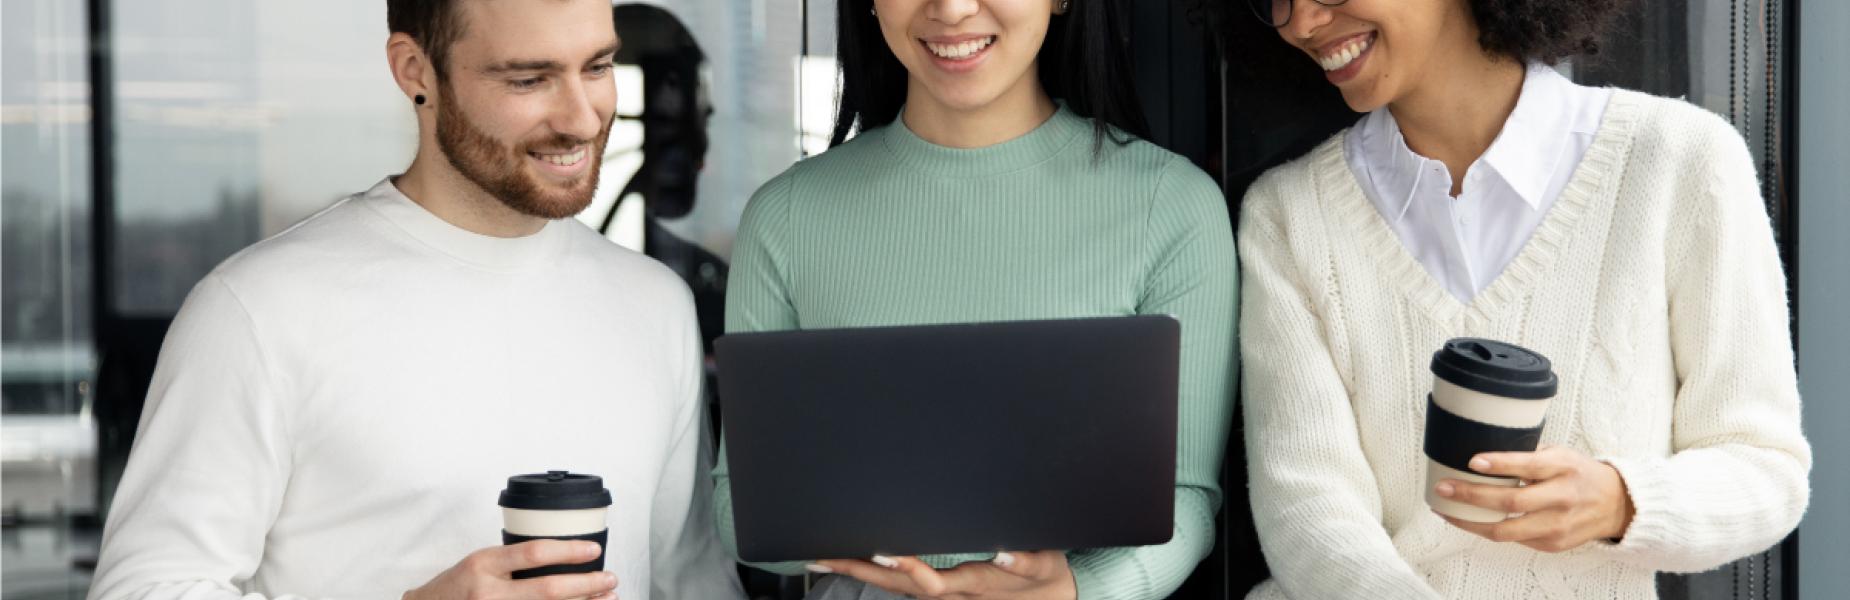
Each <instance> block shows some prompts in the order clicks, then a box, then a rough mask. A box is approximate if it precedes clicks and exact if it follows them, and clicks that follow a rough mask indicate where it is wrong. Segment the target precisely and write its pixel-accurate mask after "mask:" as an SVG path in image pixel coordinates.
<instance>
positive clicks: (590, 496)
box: [500, 471, 610, 579]
mask: <svg viewBox="0 0 1850 600" xmlns="http://www.w3.org/2000/svg"><path fill="white" fill-rule="evenodd" d="M500 504H501V517H502V521H503V526H502V529H501V541H502V543H504V544H518V543H521V542H527V541H532V540H540V539H550V540H588V541H593V542H597V547H598V553H597V558H596V559H594V560H592V561H590V562H585V563H579V564H575V565H548V566H544V567H539V568H534V569H527V570H524V571H515V572H514V578H515V579H530V578H534V577H542V576H545V575H560V574H564V573H592V572H596V571H602V570H603V569H604V544H605V543H606V542H608V541H609V537H610V526H609V525H608V523H607V521H606V520H605V513H607V512H609V510H610V490H608V489H605V488H604V479H603V478H602V477H598V476H596V475H585V474H583V473H570V472H567V471H547V472H545V473H535V474H531V475H515V476H513V477H509V478H507V489H505V490H502V491H501V502H500Z"/></svg>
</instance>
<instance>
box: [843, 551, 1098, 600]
mask: <svg viewBox="0 0 1850 600" xmlns="http://www.w3.org/2000/svg"><path fill="white" fill-rule="evenodd" d="M810 570H811V571H816V572H822V573H837V574H840V575H845V576H848V577H853V578H855V579H859V580H861V581H863V582H866V583H867V584H869V585H872V586H875V587H879V588H880V589H884V590H886V591H889V592H892V593H895V594H900V595H904V596H908V597H914V598H940V597H949V598H972V599H978V598H1029V599H1036V598H1047V599H1049V600H1052V599H1059V600H1070V599H1072V598H1077V597H1078V594H1079V592H1078V588H1077V587H1076V586H1075V584H1074V583H1073V571H1072V569H1070V568H1069V567H1068V566H1067V563H1066V553H1065V552H1062V551H1059V550H1048V551H1043V552H999V553H997V554H996V558H995V560H991V561H989V562H967V563H964V564H961V565H957V566H956V567H952V568H949V569H945V570H942V571H940V570H938V569H934V568H932V566H931V565H928V564H925V562H924V561H921V560H919V559H917V558H914V557H910V556H902V557H890V556H879V555H875V556H874V557H873V559H872V560H871V561H866V560H823V561H817V562H815V563H812V564H811V566H810Z"/></svg>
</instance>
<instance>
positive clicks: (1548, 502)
mask: <svg viewBox="0 0 1850 600" xmlns="http://www.w3.org/2000/svg"><path fill="white" fill-rule="evenodd" d="M1471 468H1472V469H1474V470H1476V471H1478V472H1480V473H1485V474H1490V475H1501V476H1505V477H1517V478H1521V479H1522V480H1523V481H1524V482H1526V483H1527V485H1524V486H1522V487H1498V486H1494V485H1478V484H1472V483H1466V482H1463V481H1458V480H1454V479H1447V480H1444V481H1440V482H1439V484H1438V485H1437V486H1436V488H1435V491H1437V492H1438V493H1439V495H1440V496H1443V497H1446V498H1451V499H1453V500H1457V501H1460V502H1464V503H1466V504H1473V505H1477V506H1482V507H1484V508H1488V509H1491V510H1497V511H1503V512H1507V513H1522V514H1521V516H1518V517H1513V518H1511V519H1509V520H1507V521H1503V522H1501V523H1473V522H1470V521H1462V520H1459V519H1454V518H1451V517H1445V520H1446V521H1448V522H1450V523H1451V524H1452V525H1455V526H1457V527H1458V528H1459V529H1463V530H1465V531H1469V532H1471V533H1475V534H1478V535H1480V536H1483V537H1484V538H1485V539H1488V540H1490V541H1493V542H1517V543H1520V544H1522V545H1524V546H1528V547H1530V548H1534V549H1536V550H1540V551H1542V552H1564V551H1567V550H1572V549H1574V548H1578V547H1580V545H1581V544H1585V543H1587V542H1589V541H1592V540H1598V539H1618V538H1621V537H1623V536H1624V535H1625V528H1626V527H1628V526H1630V525H1631V522H1632V511H1633V508H1632V498H1631V495H1630V494H1629V493H1627V492H1626V489H1625V480H1624V478H1621V477H1620V476H1619V471H1618V470H1617V469H1614V468H1613V467H1612V465H1609V464H1606V463H1603V462H1600V461H1597V460H1593V459H1592V458H1590V457H1588V456H1587V455H1585V454H1581V453H1579V452H1576V451H1574V450H1573V449H1571V448H1564V447H1560V446H1543V447H1542V448H1540V449H1538V450H1536V451H1535V452H1486V453H1484V454H1479V455H1477V456H1475V457H1473V458H1472V459H1471ZM1440 516H1444V515H1440Z"/></svg>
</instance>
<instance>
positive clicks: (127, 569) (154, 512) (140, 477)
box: [89, 274, 291, 600]
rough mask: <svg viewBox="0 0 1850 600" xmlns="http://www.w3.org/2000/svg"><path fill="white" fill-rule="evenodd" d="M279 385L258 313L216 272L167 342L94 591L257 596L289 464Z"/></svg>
mask: <svg viewBox="0 0 1850 600" xmlns="http://www.w3.org/2000/svg"><path fill="white" fill-rule="evenodd" d="M278 388H279V384H278V378H277V377H276V376H275V374H274V372H273V371H272V370H271V369H270V365H269V362H268V358H267V357H266V356H265V354H264V348H263V347H262V344H261V343H260V342H259V337H258V334H257V331H256V329H255V324H254V323H253V321H252V320H251V317H250V314H249V313H248V312H246V310H245V308H244V305H243V304H242V303H241V302H240V301H239V300H238V298H237V296H236V295H235V294H234V293H233V291H232V289H231V288H230V287H229V286H228V285H227V284H226V282H225V281H224V280H223V279H222V278H221V277H220V276H218V275H216V274H215V275H209V276H207V277H206V279H205V280H204V281H202V282H200V284H199V285H198V286H196V287H195V288H194V289H193V292H192V294H191V295H190V296H189V297H188V298H187V300H186V302H185V304H184V305H183V306H181V308H180V312H179V314H178V315H177V316H176V317H175V318H174V322H173V325H172V327H171V328H170V329H169V330H168V333H167V339H166V341H165V342H164V343H163V344H162V346H161V354H160V359H159V362H158V363H157V366H156V367H155V371H154V379H153V381H152V384H151V385H150V386H149V391H148V398H147V404H146V406H145V408H144V412H143V414H142V418H141V424H140V428H139V432H138V434H137V435H136V438H135V443H134V448H133V450H132V451H131V452H130V453H129V460H128V466H127V469H126V470H125V471H124V472H123V474H122V481H121V484H120V486H119V487H118V488H117V492H116V495H115V501H114V505H113V506H112V507H111V509H110V513H109V518H108V522H107V525H106V531H105V532H104V535H103V544H102V555H101V557H100V560H99V562H98V564H97V572H96V578H95V583H94V584H93V585H92V587H91V589H90V595H89V597H90V598H92V599H115V598H144V599H153V598H162V599H188V600H206V599H229V598H239V597H244V598H258V596H257V595H255V594H251V595H245V594H243V593H242V592H241V591H240V588H241V587H242V586H243V585H244V584H245V582H247V581H248V580H249V579H250V578H251V577H252V575H254V574H255V573H256V570H257V566H258V563H259V562H260V560H261V559H262V557H263V549H264V538H265V536H266V534H268V532H269V530H270V526H271V524H272V523H273V522H274V520H275V519H276V516H277V513H278V511H279V510H280V508H281V506H282V499H283V491H284V486H285V483H286V482H287V481H288V480H289V473H290V468H291V462H290V451H289V444H288V431H287V427H286V425H285V423H286V421H285V418H284V414H283V412H284V411H283V410H282V402H281V400H282V398H281V395H280V392H279V389H278Z"/></svg>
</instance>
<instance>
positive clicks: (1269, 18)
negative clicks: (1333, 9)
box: [1243, 0, 1349, 27]
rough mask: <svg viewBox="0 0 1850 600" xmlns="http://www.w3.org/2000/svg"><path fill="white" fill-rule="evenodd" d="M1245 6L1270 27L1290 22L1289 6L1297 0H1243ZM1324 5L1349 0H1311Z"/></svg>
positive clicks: (1282, 25) (1338, 3)
mask: <svg viewBox="0 0 1850 600" xmlns="http://www.w3.org/2000/svg"><path fill="white" fill-rule="evenodd" d="M1243 1H1244V2H1246V7H1247V8H1250V9H1253V16H1255V17H1259V21H1260V22H1262V23H1265V24H1266V25H1270V26H1272V27H1284V26H1285V24H1286V23H1290V22H1291V7H1292V6H1295V5H1297V3H1298V2H1297V0H1243ZM1311 1H1313V2H1316V3H1318V4H1322V5H1324V6H1342V5H1343V4H1344V3H1347V2H1348V1H1349V0H1311Z"/></svg>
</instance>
